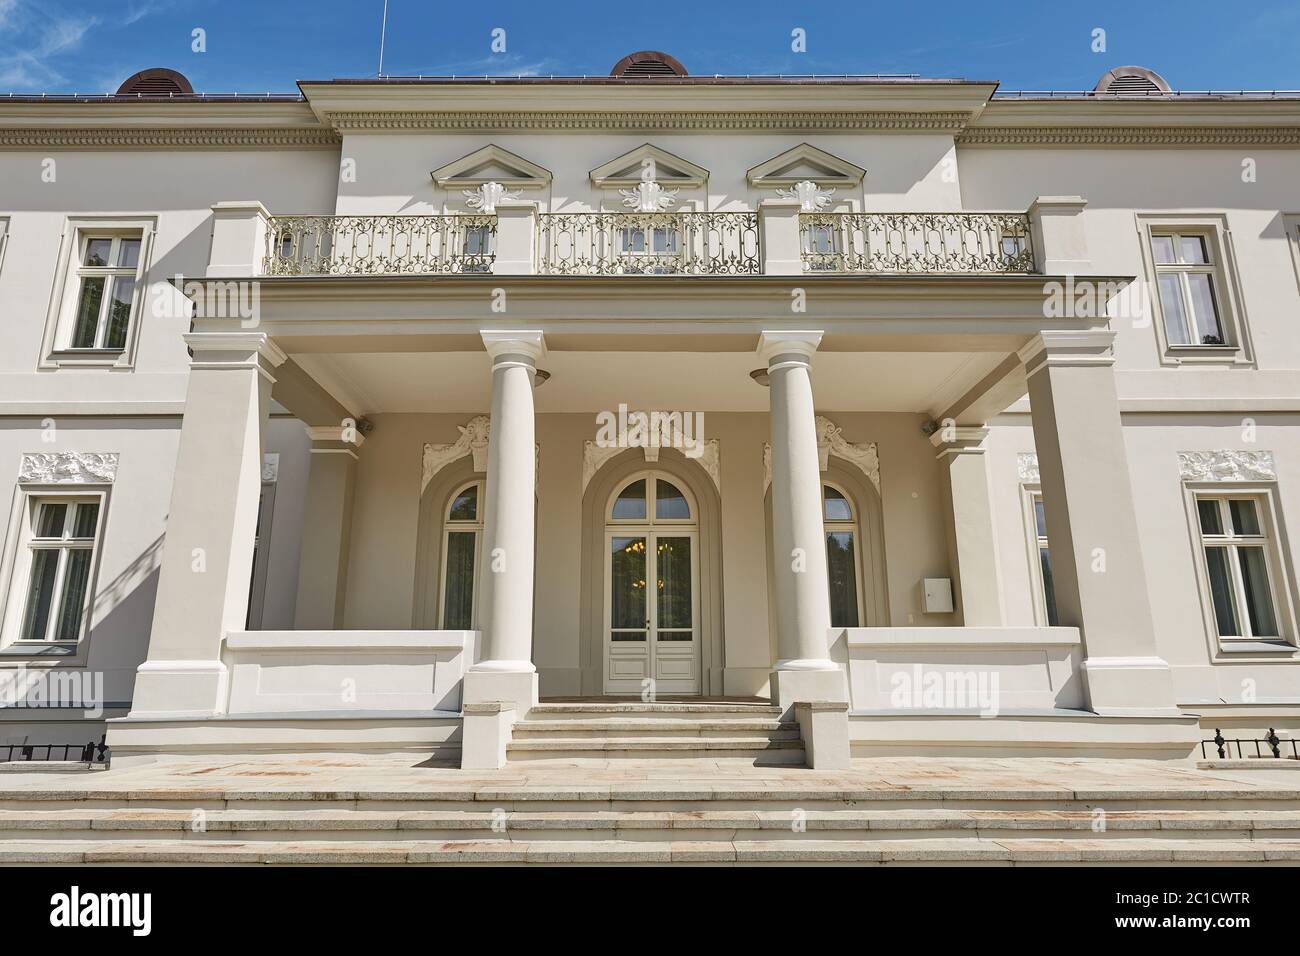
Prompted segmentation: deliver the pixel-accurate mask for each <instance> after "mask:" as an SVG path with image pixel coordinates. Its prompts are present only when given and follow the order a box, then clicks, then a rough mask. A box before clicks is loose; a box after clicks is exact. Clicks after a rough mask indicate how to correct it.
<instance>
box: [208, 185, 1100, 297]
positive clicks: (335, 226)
mask: <svg viewBox="0 0 1300 956" xmlns="http://www.w3.org/2000/svg"><path fill="white" fill-rule="evenodd" d="M1084 205H1085V203H1084V202H1083V200H1081V199H1079V198H1078V197H1040V198H1039V199H1038V200H1036V201H1035V203H1034V205H1033V207H1031V209H1030V210H1029V212H928V213H921V212H865V213H856V212H854V213H843V212H835V213H832V212H815V211H809V210H807V209H806V208H801V207H800V206H799V204H798V203H791V202H790V201H787V200H764V201H763V202H761V203H760V205H759V208H758V210H757V211H754V212H573V213H570V212H559V213H550V212H538V210H537V208H536V204H534V203H531V202H521V201H513V202H508V203H506V202H503V203H501V204H500V205H499V206H497V207H496V208H495V209H493V210H491V211H490V212H483V213H479V214H472V215H471V214H446V215H420V216H271V215H269V214H268V213H267V212H266V210H265V209H264V208H263V207H262V206H261V204H259V203H233V202H232V203H220V204H218V205H217V206H214V207H213V210H214V216H215V223H214V229H213V258H212V260H211V264H210V267H209V272H208V274H209V276H236V277H238V276H250V275H252V276H259V275H260V276H283V277H303V278H308V277H324V276H344V277H355V276H442V275H483V274H494V275H551V276H591V277H618V276H642V277H645V276H679V277H680V276H736V277H744V276H762V275H785V276H815V275H844V276H853V275H856V276H913V277H919V276H991V275H1002V276H1017V275H1034V274H1044V273H1046V274H1064V273H1067V272H1077V271H1079V265H1080V264H1081V263H1082V262H1083V261H1084V260H1083V258H1082V257H1080V256H1079V255H1078V250H1079V249H1080V248H1083V247H1084V246H1086V241H1085V240H1084V239H1083V238H1082V219H1081V216H1080V213H1081V212H1082V210H1083V208H1084ZM250 247H251V249H253V250H256V252H255V253H254V255H252V256H250V255H249V251H248V250H249V249H250ZM250 259H251V260H252V261H251V262H250Z"/></svg>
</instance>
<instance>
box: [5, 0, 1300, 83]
mask: <svg viewBox="0 0 1300 956" xmlns="http://www.w3.org/2000/svg"><path fill="white" fill-rule="evenodd" d="M382 7H383V0H312V2H306V0H219V2H214V0H0V91H4V92H10V91H13V92H63V93H68V92H83V93H85V92H90V93H100V92H106V91H111V90H113V89H115V88H116V87H117V85H118V84H119V83H120V82H121V81H122V80H123V79H125V78H126V77H127V76H128V75H130V74H131V73H133V72H135V71H136V70H138V69H142V68H144V67H149V66H168V67H172V68H173V69H178V70H180V71H181V72H183V73H185V74H186V75H187V76H189V77H190V79H191V81H192V82H193V84H194V87H195V89H196V90H199V91H207V92H235V91H238V92H245V93H252V92H266V91H273V92H285V91H292V90H293V89H294V81H295V80H299V79H329V78H332V77H341V76H371V75H374V74H375V72H376V70H377V68H378V52H379V23H380V11H381V9H382ZM792 10H793V11H795V12H792ZM498 27H499V28H501V29H504V30H505V31H506V33H505V43H506V51H505V52H504V53H497V54H493V53H492V52H491V48H490V44H491V41H492V31H493V29H494V28H498ZM196 28H201V29H202V30H203V31H205V34H206V46H207V49H206V51H205V52H201V53H196V52H194V51H193V50H192V49H191V45H192V41H191V37H192V31H194V30H195V29H196ZM795 28H802V29H803V30H805V31H806V35H807V51H806V52H803V53H795V52H792V50H791V31H792V30H794V29H795ZM1097 28H1100V29H1103V30H1105V31H1106V34H1105V42H1106V50H1105V52H1101V53H1097V52H1093V50H1092V49H1091V47H1092V44H1093V35H1092V34H1093V31H1094V30H1095V29H1097ZM638 49H661V50H665V51H667V52H669V53H672V54H673V55H674V56H676V57H677V58H678V59H680V60H681V61H682V62H683V63H684V64H685V65H686V67H687V69H688V70H690V71H691V72H692V73H781V72H784V73H919V74H921V75H923V76H962V77H966V78H969V79H981V80H999V81H1001V82H1002V86H1003V89H1066V90H1073V89H1089V88H1091V87H1092V85H1093V84H1094V83H1095V81H1096V79H1097V78H1098V77H1099V76H1100V75H1101V74H1102V73H1103V72H1105V71H1106V70H1107V69H1109V68H1111V67H1113V66H1119V65H1123V64H1138V65H1141V66H1148V67H1151V68H1152V69H1155V70H1156V71H1158V72H1160V73H1162V74H1163V75H1164V76H1165V77H1166V78H1167V79H1168V80H1169V81H1170V83H1171V84H1172V85H1173V86H1174V87H1175V88H1176V89H1207V88H1215V89H1297V88H1300V56H1298V55H1297V54H1300V2H1297V0H1246V2H1237V3H1227V4H1225V3H1222V2H1221V0H1183V2H1177V3H1175V2H1170V0H1149V2H1147V3H1133V2H1132V0H1123V2H1115V0H1089V2H1087V3H1083V2H1074V3H1068V2H1063V0H1029V2H1025V0H1020V2H1008V0H964V2H959V0H931V2H926V3H909V2H907V0H890V2H885V3H882V2H880V0H853V2H839V0H827V2H822V3H816V4H813V3H803V4H797V3H796V4H792V3H790V2H789V0H783V2H776V0H748V2H735V0H732V2H721V0H689V2H686V3H682V4H674V3H671V2H666V0H657V2H654V3H628V2H626V0H613V2H588V0H582V2H576V0H551V2H546V0H488V2H470V3H461V2H446V0H441V2H433V0H389V19H388V39H387V51H386V57H385V72H387V73H391V74H399V73H402V74H415V73H424V74H434V73H459V74H483V73H496V74H515V73H526V74H548V73H557V74H581V73H594V74H605V73H608V72H609V69H610V67H611V66H612V65H613V64H614V63H615V62H616V61H617V60H618V59H619V58H620V57H621V56H623V55H624V54H625V53H630V52H632V51H633V50H638Z"/></svg>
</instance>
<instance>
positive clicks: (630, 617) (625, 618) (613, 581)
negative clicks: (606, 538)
mask: <svg viewBox="0 0 1300 956" xmlns="http://www.w3.org/2000/svg"><path fill="white" fill-rule="evenodd" d="M645 550H646V539H645V538H613V539H611V541H610V557H609V560H610V572H609V576H610V616H609V620H610V627H612V628H629V629H636V628H644V627H645V622H646V603H645V565H646V561H645ZM629 640H638V641H640V640H645V635H644V634H642V635H641V636H639V637H634V638H629Z"/></svg>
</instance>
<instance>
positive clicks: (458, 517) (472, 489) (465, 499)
mask: <svg viewBox="0 0 1300 956" xmlns="http://www.w3.org/2000/svg"><path fill="white" fill-rule="evenodd" d="M448 520H449V521H476V520H478V485H470V486H469V487H468V488H466V489H465V490H464V491H462V492H461V493H460V494H458V495H457V496H456V500H455V501H453V502H452V503H451V510H450V511H449V512H448Z"/></svg>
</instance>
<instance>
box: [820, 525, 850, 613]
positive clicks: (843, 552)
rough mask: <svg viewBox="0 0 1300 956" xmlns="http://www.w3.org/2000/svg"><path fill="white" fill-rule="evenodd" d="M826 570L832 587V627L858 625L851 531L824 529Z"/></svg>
mask: <svg viewBox="0 0 1300 956" xmlns="http://www.w3.org/2000/svg"><path fill="white" fill-rule="evenodd" d="M826 570H827V572H828V573H829V577H830V586H831V627H857V626H858V571H857V563H856V561H855V560H854V554H853V532H852V531H830V532H827V534H826Z"/></svg>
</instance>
